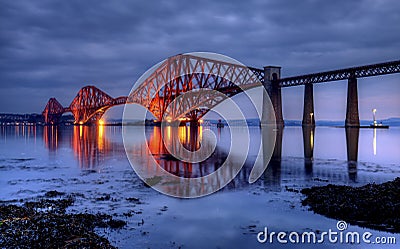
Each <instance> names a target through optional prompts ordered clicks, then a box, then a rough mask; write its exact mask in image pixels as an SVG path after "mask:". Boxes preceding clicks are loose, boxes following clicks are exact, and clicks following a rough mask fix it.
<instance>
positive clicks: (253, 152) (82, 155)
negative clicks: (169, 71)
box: [0, 126, 376, 190]
mask: <svg viewBox="0 0 400 249" xmlns="http://www.w3.org/2000/svg"><path fill="white" fill-rule="evenodd" d="M6 129H11V127H6V128H5V127H2V128H1V129H0V130H1V131H2V132H1V133H2V134H1V135H2V136H5V133H9V132H7V131H6ZM15 129H17V130H18V136H21V135H22V136H28V137H34V138H35V141H36V136H37V135H38V136H40V135H41V134H40V133H41V131H40V130H41V128H31V127H27V128H22V127H20V128H15ZM21 129H22V130H21ZM32 129H33V130H32ZM132 129H133V134H134V135H133V136H135V134H136V135H138V137H139V132H141V131H142V130H144V131H145V134H146V140H147V141H143V140H140V139H137V141H134V146H133V147H132V151H131V153H133V154H135V156H136V157H137V159H138V160H137V163H141V164H142V165H147V166H148V167H152V166H151V164H152V163H153V162H154V161H155V162H156V163H157V164H158V165H160V166H161V167H162V168H163V169H165V170H166V171H168V172H170V173H172V174H174V175H176V176H180V177H184V178H192V177H200V176H205V175H208V174H211V173H212V172H215V171H217V170H218V169H219V168H220V166H221V165H222V163H223V162H224V161H225V160H226V159H227V157H228V153H229V149H230V146H229V145H230V144H229V142H230V141H229V138H230V135H231V133H232V135H238V136H244V133H243V129H242V128H241V127H233V128H230V129H229V128H227V127H225V128H222V129H221V128H215V127H211V129H212V130H213V131H214V133H215V134H216V138H217V147H216V149H215V151H214V152H213V153H212V154H211V156H210V157H209V158H208V159H207V160H205V161H202V162H198V163H187V162H184V161H181V160H178V159H176V158H174V157H173V156H172V155H171V154H170V153H169V152H168V150H167V149H166V147H165V145H164V143H163V141H162V139H161V127H141V128H139V127H132ZM165 129H167V131H166V135H167V137H168V136H175V135H176V136H178V137H179V141H180V142H181V143H182V145H183V146H184V147H185V148H186V149H188V150H190V151H195V150H197V149H199V148H200V147H201V146H205V145H204V144H203V143H202V140H203V139H202V134H203V129H204V127H202V126H200V127H189V126H188V127H186V126H183V127H179V128H178V129H170V128H168V127H166V128H165ZM168 129H170V130H169V131H168ZM285 129H287V128H285ZM285 129H278V130H276V135H277V136H276V142H275V148H274V152H273V155H272V158H271V161H270V162H269V165H268V168H267V170H266V171H265V172H264V175H263V177H262V179H263V180H262V181H259V184H260V183H261V184H262V185H264V186H269V187H270V189H271V190H279V189H280V187H281V180H282V179H287V178H292V179H299V178H305V179H307V178H308V179H312V178H320V179H326V180H329V181H330V182H341V181H345V182H352V181H353V182H369V181H370V180H371V179H364V178H365V175H363V176H362V179H361V178H360V176H358V175H357V166H358V163H357V161H358V146H359V134H360V129H359V128H346V129H345V132H344V133H345V138H346V139H345V141H346V149H347V168H346V166H345V165H344V164H343V161H340V160H336V161H332V160H325V161H324V162H323V163H321V160H319V159H314V148H315V137H316V136H317V137H318V132H319V130H318V129H317V131H316V129H315V127H313V126H304V127H303V128H302V135H303V149H304V158H290V157H289V158H288V157H283V158H282V143H283V136H284V133H285ZM296 129H297V128H296ZM327 129H332V131H334V132H339V133H341V131H340V130H341V129H337V130H336V129H334V128H327ZM17 130H16V131H15V132H17ZM174 132H177V134H173V133H174ZM121 134H122V133H121V127H112V126H111V127H110V126H71V127H56V126H46V127H44V128H43V134H42V138H43V140H44V145H45V147H46V148H47V149H48V150H49V152H50V153H52V154H54V153H56V154H57V153H58V154H60V153H61V152H60V148H65V147H70V148H71V149H72V151H73V154H74V157H75V160H76V161H77V162H78V165H79V166H80V167H81V168H83V169H98V168H99V167H102V165H104V164H110V161H109V160H110V159H113V158H125V152H124V145H123V143H122V139H121ZM343 135H344V134H343ZM263 136H264V138H263ZM265 136H267V134H262V130H261V129H259V128H258V127H251V128H250V137H251V138H250V139H251V141H250V151H249V155H248V157H247V159H246V162H245V164H244V166H243V168H242V170H241V171H240V172H239V173H238V175H237V176H236V178H235V179H234V180H233V181H232V182H231V183H230V184H228V186H227V188H237V187H241V186H246V185H248V178H249V174H250V171H251V169H252V167H253V164H254V162H255V161H256V158H257V154H258V147H259V144H260V142H261V139H266V138H265ZM371 139H373V142H372V144H373V146H374V150H375V153H376V132H374V137H373V138H371V137H370V140H371ZM290 141H291V142H297V143H298V142H299V141H294V139H291V140H290ZM336 143H337V141H332V143H330V141H325V142H324V144H322V145H319V144H317V146H328V147H329V146H330V147H332V150H333V151H336V150H337V148H336V147H337V146H340V147H341V148H342V147H343V144H336ZM234 146H235V145H234ZM236 146H237V145H236ZM239 149H241V148H239ZM62 153H65V151H63V152H62ZM233 161H234V159H233ZM326 161H328V163H327V162H326ZM299 162H304V164H303V166H301V165H300V164H299ZM332 162H333V164H335V163H336V166H337V167H336V168H332V167H331V165H330V164H331V163H332ZM231 163H232V164H233V163H234V162H231ZM338 168H340V170H338ZM233 173H234V170H230V169H229V168H228V169H227V170H226V171H223V172H222V173H221V176H220V177H228V176H231V175H232V174H233ZM363 177H364V178H363ZM367 177H368V176H367Z"/></svg>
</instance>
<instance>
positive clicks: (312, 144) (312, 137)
mask: <svg viewBox="0 0 400 249" xmlns="http://www.w3.org/2000/svg"><path fill="white" fill-rule="evenodd" d="M310 145H311V150H313V149H314V131H313V130H311V133H310Z"/></svg>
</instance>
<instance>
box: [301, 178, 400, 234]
mask: <svg viewBox="0 0 400 249" xmlns="http://www.w3.org/2000/svg"><path fill="white" fill-rule="evenodd" d="M302 193H303V194H304V195H306V198H305V199H304V200H303V201H302V204H303V205H308V206H310V208H311V210H313V211H314V212H316V213H319V214H322V215H325V216H328V217H330V218H335V219H342V220H345V221H348V222H350V223H352V224H358V225H361V226H365V227H369V228H375V229H378V230H383V231H391V232H400V178H396V179H395V180H393V181H390V182H386V183H382V184H374V183H373V184H367V185H365V186H362V187H350V186H337V185H331V184H329V185H327V186H322V187H312V188H306V189H303V190H302Z"/></svg>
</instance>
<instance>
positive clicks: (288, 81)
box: [279, 60, 400, 87]
mask: <svg viewBox="0 0 400 249" xmlns="http://www.w3.org/2000/svg"><path fill="white" fill-rule="evenodd" d="M393 73H400V60H398V61H390V62H385V63H379V64H372V65H366V66H360V67H351V68H345V69H338V70H333V71H327V72H320V73H313V74H306V75H301V76H294V77H288V78H282V79H280V80H279V86H280V87H289V86H299V85H305V84H314V83H322V82H328V81H337V80H346V79H350V78H363V77H370V76H377V75H384V74H393Z"/></svg>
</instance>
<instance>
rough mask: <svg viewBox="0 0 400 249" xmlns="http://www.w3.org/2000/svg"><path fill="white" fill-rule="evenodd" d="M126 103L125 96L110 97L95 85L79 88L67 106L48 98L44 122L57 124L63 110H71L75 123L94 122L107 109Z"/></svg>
mask: <svg viewBox="0 0 400 249" xmlns="http://www.w3.org/2000/svg"><path fill="white" fill-rule="evenodd" d="M125 103H126V97H118V98H112V97H111V96H110V95H108V94H106V93H105V92H103V91H102V90H100V89H98V88H97V87H95V86H85V87H83V88H82V89H80V90H79V92H78V94H77V95H76V97H75V98H74V99H73V100H72V103H71V104H70V105H69V106H68V107H65V108H64V107H63V106H62V105H61V104H60V103H59V102H58V101H57V100H56V99H55V98H51V99H49V101H48V103H47V105H46V107H45V109H44V111H43V113H42V114H43V116H44V119H45V123H46V124H57V123H58V122H59V118H60V117H61V115H62V114H63V113H65V112H72V114H73V115H74V119H75V123H76V124H87V123H96V122H97V121H98V120H100V119H101V117H102V116H103V114H104V113H105V112H106V111H107V109H109V108H111V107H112V106H115V105H123V104H125Z"/></svg>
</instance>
